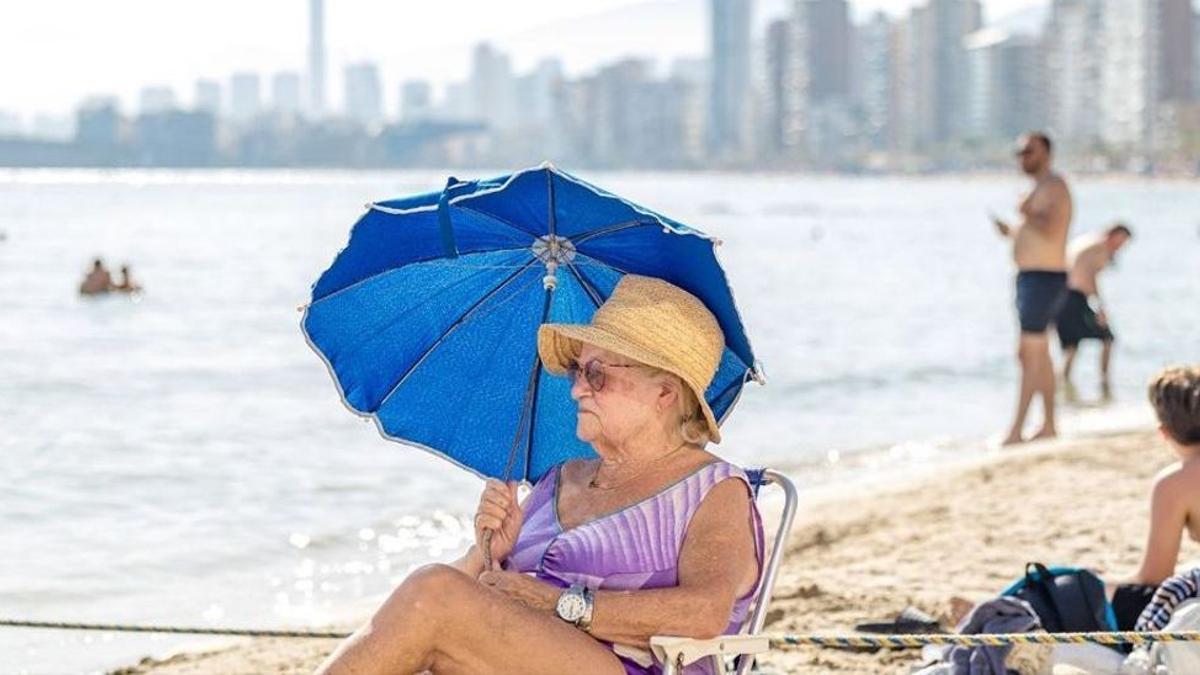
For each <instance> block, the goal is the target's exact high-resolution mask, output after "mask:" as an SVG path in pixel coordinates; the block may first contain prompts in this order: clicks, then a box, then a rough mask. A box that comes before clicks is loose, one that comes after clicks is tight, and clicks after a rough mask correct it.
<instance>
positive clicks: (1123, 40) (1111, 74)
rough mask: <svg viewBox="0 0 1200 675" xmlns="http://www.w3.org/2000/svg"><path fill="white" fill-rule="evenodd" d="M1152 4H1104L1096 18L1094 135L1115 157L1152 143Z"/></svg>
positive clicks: (1114, 0) (1155, 84) (1115, 0)
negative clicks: (1098, 46) (1098, 22)
mask: <svg viewBox="0 0 1200 675" xmlns="http://www.w3.org/2000/svg"><path fill="white" fill-rule="evenodd" d="M1157 5H1158V2H1157V0H1104V2H1103V16H1102V19H1101V24H1102V28H1101V41H1102V44H1103V51H1102V54H1103V58H1102V61H1101V72H1100V75H1101V76H1100V136H1101V138H1102V139H1103V140H1104V142H1105V143H1106V144H1107V145H1108V146H1109V147H1110V149H1113V150H1115V151H1117V152H1122V153H1142V152H1146V151H1148V150H1149V149H1150V148H1151V147H1152V146H1153V143H1154V139H1153V121H1154V119H1155V115H1156V114H1157V110H1156V104H1157V102H1158V100H1159V93H1158V92H1159V87H1160V83H1159V75H1160V73H1161V70H1160V58H1159V57H1160V55H1161V50H1160V46H1159V44H1160V42H1159V30H1158V28H1159V22H1158V15H1157V12H1156V9H1157Z"/></svg>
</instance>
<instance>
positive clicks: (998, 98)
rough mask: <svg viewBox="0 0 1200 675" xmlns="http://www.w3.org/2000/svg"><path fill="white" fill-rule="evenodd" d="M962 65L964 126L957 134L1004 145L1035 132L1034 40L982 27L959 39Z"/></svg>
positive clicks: (1037, 125) (1038, 123)
mask: <svg viewBox="0 0 1200 675" xmlns="http://www.w3.org/2000/svg"><path fill="white" fill-rule="evenodd" d="M964 48H965V50H966V63H967V73H968V76H967V89H966V95H965V103H966V105H965V108H964V110H965V118H966V120H965V125H964V128H963V129H962V135H963V136H964V137H966V138H968V139H971V140H974V141H982V142H985V143H986V142H1000V143H1008V142H1009V141H1011V139H1012V138H1013V137H1015V136H1016V135H1017V134H1019V133H1021V132H1023V131H1027V130H1029V129H1034V128H1040V127H1041V126H1042V120H1041V119H1040V115H1039V105H1040V101H1039V97H1038V81H1037V75H1038V72H1039V70H1038V58H1039V45H1038V42H1037V41H1036V40H1035V39H1034V38H1032V37H1029V36H1024V35H1010V34H1009V33H1006V32H1005V31H1003V30H1000V29H998V28H985V29H982V30H979V31H976V32H974V33H972V34H970V35H968V36H967V37H966V38H965V39H964Z"/></svg>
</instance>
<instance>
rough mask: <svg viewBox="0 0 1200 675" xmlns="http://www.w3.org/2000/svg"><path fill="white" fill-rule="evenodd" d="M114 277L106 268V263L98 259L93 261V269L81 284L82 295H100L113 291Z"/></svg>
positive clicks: (80, 292) (80, 291)
mask: <svg viewBox="0 0 1200 675" xmlns="http://www.w3.org/2000/svg"><path fill="white" fill-rule="evenodd" d="M113 288H114V286H113V281H112V275H111V274H109V272H108V269H107V268H105V267H104V261H103V260H101V259H99V258H96V259H95V260H94V261H92V269H91V270H90V271H89V272H88V273H87V275H86V276H84V278H83V283H81V284H79V294H80V295H100V294H102V293H107V292H109V291H111V290H113Z"/></svg>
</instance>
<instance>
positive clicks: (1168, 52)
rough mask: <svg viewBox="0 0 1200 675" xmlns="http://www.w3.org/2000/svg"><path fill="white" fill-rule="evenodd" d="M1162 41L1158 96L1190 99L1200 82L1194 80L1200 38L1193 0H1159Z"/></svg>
mask: <svg viewBox="0 0 1200 675" xmlns="http://www.w3.org/2000/svg"><path fill="white" fill-rule="evenodd" d="M1158 2H1159V4H1158V7H1157V9H1158V33H1159V44H1160V57H1159V59H1160V62H1159V69H1160V74H1159V82H1160V86H1159V89H1158V99H1159V100H1160V101H1190V100H1192V99H1193V97H1194V95H1195V87H1196V86H1197V83H1196V82H1195V81H1193V79H1192V65H1193V62H1194V60H1195V58H1196V52H1195V50H1196V42H1195V40H1196V38H1195V35H1194V34H1193V33H1194V27H1193V26H1192V16H1193V14H1194V10H1193V9H1192V0H1158Z"/></svg>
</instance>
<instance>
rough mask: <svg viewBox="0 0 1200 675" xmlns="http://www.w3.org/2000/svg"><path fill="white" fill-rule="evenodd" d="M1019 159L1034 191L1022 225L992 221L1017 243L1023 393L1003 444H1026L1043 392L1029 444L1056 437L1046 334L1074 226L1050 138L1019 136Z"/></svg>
mask: <svg viewBox="0 0 1200 675" xmlns="http://www.w3.org/2000/svg"><path fill="white" fill-rule="evenodd" d="M1017 157H1018V158H1019V159H1020V161H1021V170H1022V171H1024V172H1025V174H1026V175H1028V176H1029V177H1031V178H1032V179H1033V180H1034V186H1033V190H1032V191H1031V192H1030V193H1029V194H1028V195H1027V196H1026V197H1025V198H1024V199H1022V200H1021V204H1020V209H1019V210H1020V213H1021V222H1020V223H1018V224H1016V225H1009V224H1008V223H1006V222H1004V221H1003V220H1001V219H999V218H995V217H993V219H992V220H993V222H994V224H995V225H996V229H997V230H998V231H999V232H1000V234H1001V235H1002V236H1004V237H1006V238H1010V239H1012V240H1013V260H1014V261H1015V262H1016V265H1017V317H1018V319H1019V320H1020V324H1021V338H1020V342H1019V345H1018V351H1017V358H1018V359H1019V361H1020V363H1021V393H1020V396H1019V398H1018V400H1017V412H1016V417H1015V419H1014V420H1013V424H1012V429H1011V430H1010V431H1009V433H1008V437H1007V438H1005V440H1004V444H1005V445H1011V444H1014V443H1021V442H1024V441H1025V440H1026V439H1025V438H1024V437H1023V436H1022V432H1023V430H1024V427H1025V415H1026V414H1027V413H1028V412H1029V405H1030V403H1032V402H1033V396H1034V394H1041V396H1042V403H1043V407H1044V410H1045V421H1044V422H1043V423H1042V428H1041V430H1039V431H1038V432H1037V434H1035V435H1034V436H1033V437H1032V438H1031V439H1029V440H1040V439H1044V438H1053V437H1054V436H1055V435H1056V434H1057V430H1056V428H1055V426H1054V364H1053V362H1052V361H1051V359H1050V343H1049V340H1048V338H1047V336H1046V331H1047V330H1048V329H1049V328H1050V324H1052V323H1053V322H1054V318H1055V317H1056V316H1057V315H1058V312H1059V310H1060V309H1062V305H1063V303H1064V302H1066V298H1067V232H1068V230H1069V228H1070V226H1071V215H1072V211H1073V204H1072V201H1071V191H1070V189H1069V188H1068V187H1067V183H1066V181H1065V180H1063V178H1062V177H1061V176H1059V175H1058V174H1056V173H1054V171H1053V170H1052V169H1051V166H1050V165H1051V143H1050V138H1049V137H1048V136H1046V135H1045V134H1043V133H1039V132H1034V133H1029V134H1026V135H1024V136H1022V137H1021V139H1020V140H1019V150H1018V151H1017Z"/></svg>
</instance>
